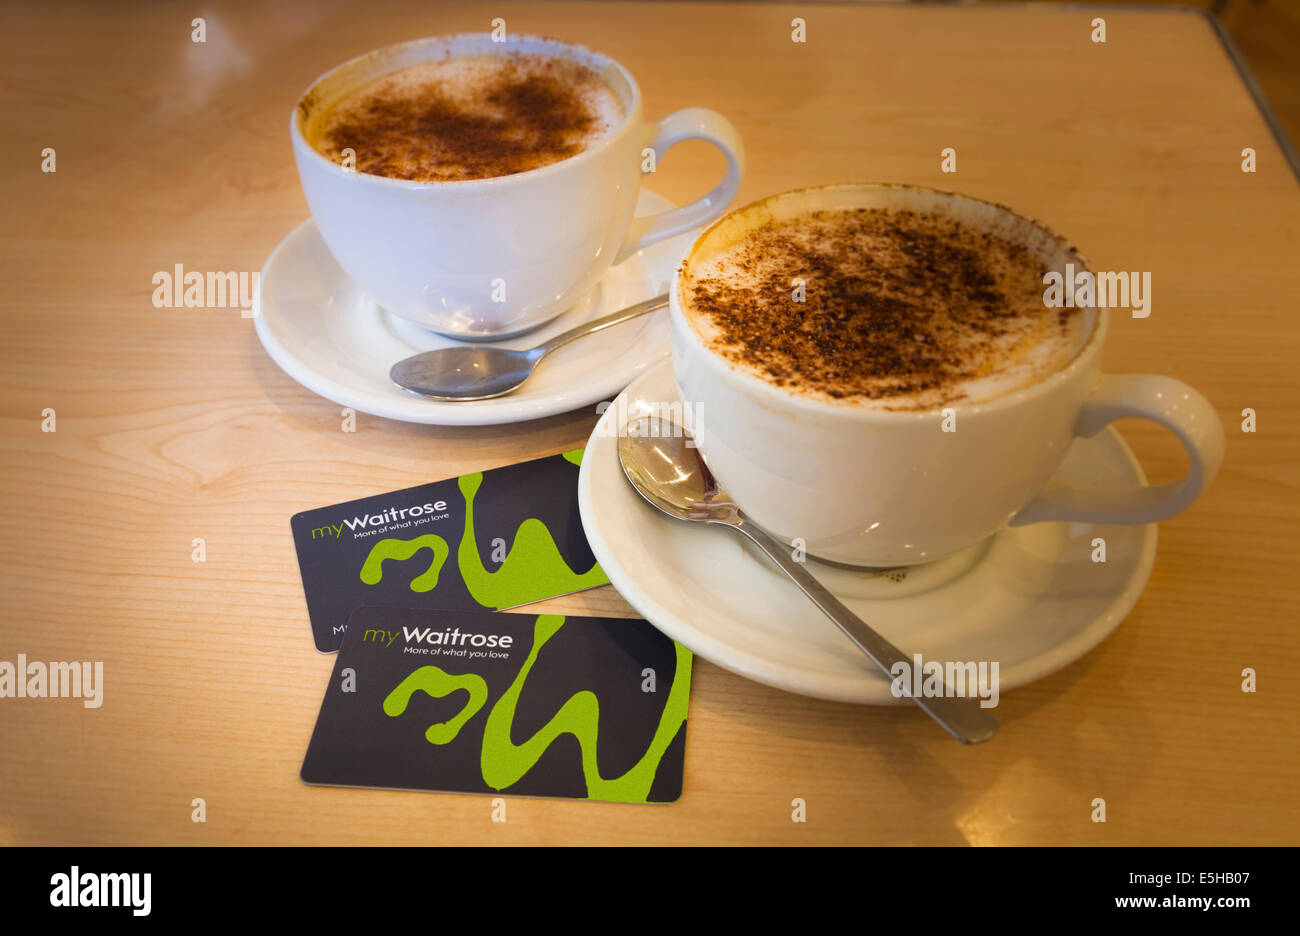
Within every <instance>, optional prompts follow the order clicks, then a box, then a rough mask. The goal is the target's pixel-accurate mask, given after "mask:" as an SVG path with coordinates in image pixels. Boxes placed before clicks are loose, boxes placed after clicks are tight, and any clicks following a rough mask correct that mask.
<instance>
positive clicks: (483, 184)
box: [289, 35, 745, 339]
mask: <svg viewBox="0 0 1300 936" xmlns="http://www.w3.org/2000/svg"><path fill="white" fill-rule="evenodd" d="M511 52H523V53H533V54H540V55H546V56H558V57H563V58H565V59H569V60H573V61H577V62H579V63H581V64H583V65H586V66H588V67H590V68H592V69H594V70H595V71H596V72H597V73H598V74H599V75H600V76H601V78H602V79H603V80H604V81H605V82H606V84H607V85H608V86H609V88H610V89H611V90H613V91H614V93H615V94H616V95H618V97H619V98H620V99H621V100H622V103H623V110H624V117H623V121H622V123H621V124H619V125H618V126H617V127H616V128H615V129H614V130H613V132H611V133H610V134H608V135H607V136H606V137H604V138H603V139H602V140H600V141H598V142H597V143H596V144H595V145H593V146H591V147H589V148H587V149H585V150H583V151H582V152H580V153H578V154H577V155H575V156H572V157H570V158H568V159H564V160H561V161H559V162H556V163H552V164H550V165H548V166H543V167H542V168H540V169H534V170H531V171H528V172H520V173H517V174H514V175H506V176H498V177H494V178H484V179H472V180H467V181H450V182H419V181H407V180H401V179H391V178H386V177H383V176H377V175H369V174H366V173H361V172H356V171H352V170H350V169H347V168H344V167H343V166H341V165H339V164H336V163H334V162H333V161H331V160H329V159H327V158H325V157H324V156H322V155H321V154H320V153H318V152H317V151H316V150H314V149H313V148H312V147H311V145H310V144H309V143H308V141H307V139H306V135H305V129H306V128H307V126H308V124H309V122H310V121H311V119H312V117H313V116H314V115H315V114H316V113H318V112H319V110H320V109H321V108H324V107H328V106H330V105H331V104H332V103H333V102H334V101H336V100H338V99H339V98H340V97H341V96H343V95H344V94H346V93H347V92H348V91H351V90H353V89H355V88H357V87H359V86H361V85H362V84H364V83H366V82H368V81H371V80H374V79H375V78H378V77H380V76H382V75H384V74H387V73H388V72H391V71H395V70H397V69H400V68H404V67H406V66H409V65H413V64H416V63H418V62H425V61H431V60H438V59H443V58H450V57H456V56H462V55H500V54H505V53H511ZM289 133H290V136H291V138H292V141H293V150H294V156H295V158H296V160H297V163H298V175H299V177H300V179H301V180H302V187H303V191H304V193H305V194H306V196H307V203H308V205H309V206H310V208H311V213H312V218H313V219H314V220H315V222H316V227H317V229H318V230H319V231H320V234H321V237H322V238H323V239H324V241H325V243H326V245H328V247H329V249H330V252H331V253H332V254H333V255H334V258H335V259H336V260H337V261H338V262H339V265H340V266H341V267H342V268H343V270H344V271H345V272H346V273H347V274H348V276H349V277H351V278H352V280H353V281H354V282H356V284H357V285H358V286H359V287H360V288H361V289H362V290H363V291H364V292H366V293H367V294H368V295H369V296H370V297H371V298H373V299H374V300H375V301H376V302H378V303H379V305H381V306H382V307H384V308H385V309H387V310H389V311H390V312H393V313H395V314H397V315H400V316H402V317H404V318H407V319H410V320H412V321H415V322H418V323H420V324H421V325H424V326H426V327H428V328H430V329H433V330H435V331H438V332H441V333H443V334H446V335H451V336H453V337H458V338H472V339H489V338H502V337H506V336H508V335H511V334H516V333H518V332H521V331H525V330H527V329H530V328H533V327H535V326H537V325H540V324H542V323H543V322H545V321H547V320H548V319H550V318H552V317H553V316H555V315H557V314H559V313H560V312H562V311H564V310H565V309H567V308H569V307H571V306H573V305H574V304H576V303H577V302H578V300H579V299H581V298H582V297H583V296H585V295H586V294H587V293H588V292H590V291H591V290H592V288H593V287H594V286H595V285H596V284H597V283H598V282H599V281H600V278H601V277H602V276H603V275H604V274H605V272H606V271H607V270H608V269H609V268H610V266H612V265H613V264H615V263H618V262H620V261H622V260H624V259H626V258H627V257H629V256H631V255H632V254H634V253H636V251H638V250H640V249H641V248H642V247H645V246H647V245H649V244H653V243H655V242H656V241H660V240H663V239H664V238H667V237H671V236H673V235H675V234H680V233H682V232H683V231H688V230H690V229H692V228H694V227H698V226H699V225H701V224H705V223H707V222H708V221H710V220H712V219H713V218H716V217H717V216H718V215H719V214H721V213H722V212H723V210H725V208H726V206H727V204H728V203H729V202H730V201H731V200H732V198H734V197H735V194H736V191H737V189H738V188H739V187H740V180H741V176H742V174H743V172H744V164H745V155H744V148H743V146H742V145H741V142H740V135H739V134H738V133H737V132H736V130H735V128H734V127H733V126H732V125H731V123H730V122H729V121H727V119H726V118H725V117H723V116H722V115H721V114H718V113H716V112H714V111H711V110H705V109H703V108H687V109H686V110H680V111H677V112H676V113H674V114H670V115H669V116H668V117H666V118H665V119H663V120H661V121H658V122H652V123H647V122H646V121H645V119H644V117H643V116H642V112H641V91H640V89H639V88H638V87H637V84H636V81H635V80H634V79H633V78H632V76H631V74H629V73H628V71H627V69H625V68H624V67H623V66H622V65H620V64H618V63H617V62H615V61H614V60H613V59H610V58H608V57H607V56H604V55H601V54H599V53H597V52H592V51H590V50H588V49H585V48H583V47H581V46H577V45H570V44H568V43H563V42H558V41H556V40H553V39H541V38H537V37H532V36H511V37H510V38H508V39H507V40H505V41H503V42H496V41H493V38H492V37H491V36H490V35H460V36H451V37H441V38H431V39H418V40H415V41H413V42H407V43H403V44H401V45H396V46H390V47H388V48H384V49H380V50H378V51H376V52H372V53H370V54H368V55H363V56H361V57H360V58H356V59H353V60H352V61H350V62H347V63H345V64H343V65H340V66H338V67H337V68H335V69H333V70H332V71H330V72H327V73H326V74H324V75H322V76H321V77H320V78H318V79H317V80H316V81H315V82H313V83H312V85H311V87H310V88H308V89H307V91H306V92H305V93H304V94H303V96H302V97H301V98H300V99H299V101H298V105H297V107H295V108H294V112H293V115H292V117H291V119H290V122H289ZM694 139H698V140H707V141H708V142H710V143H712V144H714V145H715V146H717V147H718V148H719V149H720V150H722V152H723V155H725V156H726V159H727V171H726V174H725V176H724V177H723V179H722V181H721V182H719V183H718V185H717V186H716V187H715V188H714V189H713V191H711V192H709V193H708V194H707V195H705V196H704V197H703V198H699V199H697V200H696V201H693V202H691V203H690V204H687V205H683V206H681V207H679V208H674V209H672V210H669V211H665V212H661V213H659V214H656V215H652V216H650V217H646V218H637V219H635V220H634V219H633V212H634V211H635V208H636V203H637V194H638V192H639V190H640V188H641V180H642V166H643V164H647V163H648V154H649V151H651V150H653V153H654V165H657V164H658V161H659V160H660V159H661V158H662V157H663V155H664V153H665V152H666V151H667V150H668V149H669V148H670V147H671V146H673V145H674V144H675V143H679V142H681V141H682V140H694Z"/></svg>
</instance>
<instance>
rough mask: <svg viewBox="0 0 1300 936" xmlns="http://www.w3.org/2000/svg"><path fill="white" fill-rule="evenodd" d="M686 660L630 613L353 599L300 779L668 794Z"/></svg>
mask: <svg viewBox="0 0 1300 936" xmlns="http://www.w3.org/2000/svg"><path fill="white" fill-rule="evenodd" d="M691 659H692V658H691V652H690V651H689V650H687V649H686V648H685V647H682V646H681V645H680V644H678V643H676V642H674V641H673V640H671V639H670V638H668V637H665V636H664V635H663V634H661V633H660V632H659V631H657V630H655V629H654V628H653V627H652V626H651V625H650V624H649V623H647V622H646V621H642V620H622V619H617V618H593V617H577V616H574V615H567V616H566V615H557V614H541V615H538V614H496V613H493V612H490V611H421V610H416V609H411V608H383V607H377V606H367V607H362V608H358V609H357V610H356V612H355V613H354V614H353V615H352V618H351V620H350V622H349V624H348V629H347V634H346V636H345V638H344V642H343V648H342V650H340V652H339V655H338V659H337V660H336V661H335V664H334V673H333V675H332V676H331V677H330V682H329V686H328V688H327V689H326V691H325V698H324V701H323V702H322V703H321V708H320V715H319V717H318V718H317V721H316V730H315V731H314V732H313V733H312V737H311V744H310V745H309V746H308V748H307V756H306V758H304V760H303V765H302V779H303V780H304V781H306V782H307V783H313V784H326V785H331V786H353V787H386V788H396V789H406V790H438V791H443V792H455V793H488V794H497V793H501V794H507V795H517V796H564V797H577V798H582V799H594V800H607V801H613V802H622V803H667V802H672V801H674V800H676V799H677V798H678V797H680V796H681V792H682V766H683V754H684V751H685V748H686V709H687V704H688V700H689V697H690V689H691Z"/></svg>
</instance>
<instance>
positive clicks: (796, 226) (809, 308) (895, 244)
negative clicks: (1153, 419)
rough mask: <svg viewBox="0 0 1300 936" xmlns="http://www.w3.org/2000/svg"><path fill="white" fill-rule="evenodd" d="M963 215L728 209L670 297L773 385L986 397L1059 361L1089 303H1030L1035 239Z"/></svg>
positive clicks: (1088, 320) (924, 399) (1068, 354)
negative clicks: (1029, 243)
mask: <svg viewBox="0 0 1300 936" xmlns="http://www.w3.org/2000/svg"><path fill="white" fill-rule="evenodd" d="M762 204H763V203H760V205H762ZM976 204H977V205H983V203H976ZM985 207H987V208H991V207H992V206H985ZM739 214H742V215H743V212H742V213H739ZM733 219H735V220H733ZM970 220H971V219H969V218H968V219H966V220H964V221H962V222H958V221H956V220H954V219H952V218H950V217H947V216H945V215H943V214H941V213H938V212H928V211H922V212H919V213H917V212H912V211H910V210H902V211H901V212H900V211H894V210H887V209H880V208H866V207H861V208H859V209H856V210H855V209H852V208H850V209H848V210H838V209H836V208H812V209H810V210H808V211H803V212H801V211H798V210H794V209H793V208H792V206H791V205H789V204H787V205H785V206H783V210H778V211H777V212H776V213H775V214H773V213H772V212H770V211H765V212H758V213H756V214H755V215H754V216H753V217H748V218H745V217H739V218H737V216H736V215H733V216H732V218H731V219H727V220H726V221H724V222H722V223H720V224H719V226H718V227H717V228H715V229H714V231H711V232H710V235H708V236H706V237H705V239H704V240H703V241H702V242H701V244H699V245H698V246H697V249H696V252H695V253H693V254H692V255H691V256H690V257H689V258H688V262H687V269H686V270H685V275H684V276H683V277H682V280H681V284H680V290H681V292H680V294H679V298H680V300H681V306H682V309H683V312H684V313H685V316H686V318H687V320H688V321H689V322H690V324H691V326H692V327H693V328H694V330H695V331H696V332H697V334H699V335H700V337H701V338H702V339H703V341H704V342H705V344H706V345H707V346H709V347H710V348H711V349H712V350H713V351H714V352H716V353H718V354H719V355H720V356H722V357H723V358H725V359H727V360H728V361H729V362H730V363H731V364H732V365H733V366H736V367H739V368H740V369H742V370H746V371H749V372H751V373H753V374H755V375H756V376H758V377H760V378H762V379H764V380H766V381H768V382H770V383H775V384H776V385H778V386H780V387H782V388H783V389H785V390H787V391H788V392H792V393H795V394H798V395H802V396H809V397H813V398H816V399H822V400H825V401H829V402H834V403H839V404H843V405H853V406H862V407H867V408H872V409H880V410H923V409H931V408H935V407H939V406H944V405H947V404H950V403H961V404H974V403H982V402H986V401H989V400H992V399H995V398H997V397H1000V396H1003V395H1005V394H1008V393H1012V392H1015V391H1017V390H1021V389H1024V388H1026V387H1028V386H1031V385H1032V384H1034V383H1037V382H1038V381H1041V380H1043V379H1044V378H1046V377H1048V376H1050V375H1051V374H1053V373H1055V372H1056V371H1058V370H1060V369H1062V368H1063V367H1065V366H1066V365H1067V364H1068V363H1069V362H1070V361H1071V360H1072V359H1073V358H1074V357H1075V356H1076V355H1077V354H1078V353H1079V351H1080V350H1081V349H1082V348H1083V346H1084V345H1085V344H1086V342H1087V339H1088V336H1089V335H1090V334H1091V331H1092V325H1093V321H1094V318H1095V316H1094V315H1093V313H1092V311H1091V310H1077V309H1054V308H1048V307H1047V306H1046V305H1045V303H1044V301H1043V290H1044V289H1045V287H1044V285H1043V283H1042V276H1043V273H1044V272H1046V271H1047V270H1048V269H1049V268H1052V260H1051V258H1050V257H1049V256H1048V255H1047V254H1049V253H1050V251H1043V250H1038V251H1033V250H1028V249H1026V248H1025V247H1024V246H1022V244H1021V243H1020V242H1019V241H1018V240H1013V239H1008V238H1007V237H1004V236H1002V235H1004V234H1006V233H1008V232H1006V231H991V230H988V229H981V228H979V227H975V226H973V225H972V224H971V223H969V221H970ZM900 232H901V233H900ZM1040 246H1041V245H1040ZM927 264H931V265H932V266H934V267H937V268H934V269H929V268H927V266H926V265H927ZM800 280H802V282H803V286H802V291H803V301H802V302H798V301H797V300H796V292H797V290H798V289H799V285H798V284H799V281H800ZM836 293H838V294H836Z"/></svg>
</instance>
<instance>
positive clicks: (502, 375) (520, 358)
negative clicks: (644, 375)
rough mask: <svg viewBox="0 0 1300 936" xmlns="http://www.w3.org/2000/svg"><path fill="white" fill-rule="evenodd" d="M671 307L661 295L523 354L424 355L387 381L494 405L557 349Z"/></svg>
mask: <svg viewBox="0 0 1300 936" xmlns="http://www.w3.org/2000/svg"><path fill="white" fill-rule="evenodd" d="M666 305H668V296H667V294H665V295H662V296H656V297H655V298H653V299H647V300H646V301H645V302H638V303H637V304H636V305H633V306H628V307H627V308H626V309H622V310H620V311H618V312H611V313H610V314H609V315H604V316H601V317H600V318H598V319H593V320H592V321H590V322H586V323H584V324H582V325H579V326H577V327H576V328H571V329H569V330H568V331H566V332H561V333H560V334H558V335H556V336H555V337H554V338H552V339H551V340H550V341H547V342H545V343H543V344H540V345H538V346H537V347H535V348H528V349H527V350H523V351H518V350H515V349H513V348H502V347H499V346H497V345H484V344H467V345H456V346H453V347H450V348H438V349H436V350H433V351H425V352H422V353H421V354H415V355H412V356H411V357H408V358H404V359H403V360H400V361H398V362H397V363H396V364H394V365H393V366H392V368H391V369H390V370H389V371H388V376H389V379H391V380H392V381H393V383H395V384H397V385H398V386H399V387H401V388H403V389H405V390H410V391H411V392H412V393H418V394H421V395H422V396H427V397H432V398H433V399H435V400H444V401H447V402H470V401H472V400H490V399H492V398H493V397H499V396H505V395H506V394H507V393H512V392H514V391H515V390H517V389H518V388H519V386H520V385H521V384H522V383H523V382H524V381H526V380H527V379H528V378H529V377H531V376H532V375H533V371H534V370H535V369H536V368H537V365H538V364H540V363H541V361H542V358H544V357H546V355H548V354H550V353H551V352H552V351H554V350H555V349H556V348H559V347H562V346H564V345H566V344H568V343H569V342H571V341H576V340H577V339H579V338H585V337H586V336H587V335H591V334H594V333H595V332H598V331H601V330H603V329H606V328H609V327H610V326H612V325H620V324H622V323H623V322H626V321H628V320H630V319H634V318H637V317H638V316H642V315H646V314H648V313H650V312H654V311H657V310H659V309H662V308H663V307H664V306H666Z"/></svg>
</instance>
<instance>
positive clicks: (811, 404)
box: [669, 182, 1110, 423]
mask: <svg viewBox="0 0 1300 936" xmlns="http://www.w3.org/2000/svg"><path fill="white" fill-rule="evenodd" d="M863 189H868V190H876V191H883V190H895V191H903V192H907V191H912V192H925V193H928V194H931V195H939V196H942V197H944V198H948V199H953V200H963V201H967V202H976V203H978V204H981V205H985V206H987V207H989V208H993V209H994V210H996V211H999V212H1002V213H1004V214H1008V215H1010V216H1012V217H1013V218H1015V219H1017V220H1019V221H1022V222H1025V223H1027V224H1029V225H1031V226H1033V227H1035V228H1037V229H1038V230H1039V231H1041V232H1043V233H1044V234H1046V235H1047V236H1048V238H1049V239H1050V240H1051V241H1052V242H1053V243H1054V244H1056V245H1058V246H1059V247H1060V249H1061V250H1062V251H1063V252H1065V253H1068V254H1072V255H1073V257H1074V260H1075V261H1076V262H1077V264H1078V266H1079V268H1080V269H1082V270H1091V268H1092V265H1091V264H1090V263H1089V262H1088V259H1087V257H1085V256H1084V255H1083V254H1082V253H1081V252H1080V251H1079V250H1078V248H1076V247H1075V246H1074V245H1073V244H1071V243H1070V242H1069V241H1068V240H1067V239H1066V238H1065V237H1063V236H1062V235H1060V234H1058V233H1056V231H1054V230H1052V228H1050V227H1048V226H1047V225H1046V224H1044V223H1042V222H1041V221H1039V220H1037V219H1036V218H1032V217H1030V216H1029V215H1026V214H1022V213H1020V212H1018V211H1016V210H1015V209H1013V208H1009V207H1007V206H1006V205H1003V204H1001V203H1000V202H994V201H989V200H988V199H984V198H975V197H974V196H971V195H964V194H962V193H961V192H954V191H952V190H950V189H939V188H932V187H930V186H925V185H913V184H911V183H907V182H836V183H831V184H828V185H810V186H805V187H803V188H797V189H790V190H789V191H785V192H778V193H776V194H774V195H768V196H765V197H763V198H759V199H756V200H754V201H752V202H750V203H749V204H747V205H742V206H741V207H739V208H736V209H734V210H732V211H729V212H727V213H726V214H724V215H723V216H722V217H720V218H718V219H717V220H715V221H714V222H713V223H712V224H710V225H709V226H708V227H706V228H705V229H704V230H703V231H701V232H700V233H699V235H698V236H697V237H696V238H695V240H693V241H692V242H691V245H690V247H688V248H687V250H686V253H685V255H684V256H683V257H682V260H681V262H680V263H679V264H678V265H677V269H676V270H675V271H674V272H673V284H672V288H671V289H670V290H669V313H670V315H671V316H672V318H673V324H674V326H675V328H676V329H680V330H681V331H682V332H684V333H685V335H686V339H685V340H688V341H691V342H694V346H695V348H696V350H698V351H701V352H703V355H704V358H705V360H706V361H708V365H707V366H710V367H712V368H714V369H715V370H716V371H717V372H718V373H719V374H721V375H725V376H730V377H737V378H739V379H740V380H741V381H742V383H744V384H745V385H746V386H749V387H751V388H754V389H755V390H756V391H757V392H758V393H760V394H762V395H763V396H765V397H766V398H767V399H768V400H772V401H774V402H781V403H784V404H786V405H793V406H794V407H795V408H796V409H799V410H805V411H808V412H811V413H816V414H817V415H821V416H832V417H836V418H844V419H847V420H850V421H854V422H883V423H897V422H899V421H900V420H909V419H911V420H918V419H937V418H942V416H943V411H944V410H945V409H960V410H962V411H964V412H976V413H984V412H998V411H1000V410H1003V409H1007V408H1009V407H1012V406H1017V405H1020V404H1021V403H1023V402H1025V401H1026V400H1029V399H1033V398H1035V397H1036V396H1038V395H1040V394H1047V393H1051V392H1052V391H1053V390H1054V389H1055V388H1056V387H1057V386H1058V385H1060V384H1062V383H1064V382H1066V381H1068V380H1070V379H1071V378H1072V377H1074V376H1076V375H1077V373H1078V371H1079V370H1080V369H1081V368H1085V367H1089V366H1090V365H1091V364H1092V362H1093V360H1094V359H1095V358H1096V357H1097V356H1098V355H1099V354H1100V353H1101V348H1102V345H1103V344H1104V342H1105V338H1106V333H1107V331H1108V329H1109V325H1110V316H1109V314H1108V310H1107V309H1106V308H1105V307H1104V306H1096V307H1094V308H1093V311H1094V313H1095V318H1094V320H1093V323H1092V328H1091V331H1090V333H1089V335H1088V338H1087V340H1086V341H1085V342H1084V343H1083V345H1082V346H1081V347H1080V348H1079V350H1078V351H1077V352H1075V354H1074V356H1073V357H1072V358H1071V359H1070V360H1069V362H1068V363H1066V364H1065V365H1064V366H1062V367H1060V368H1058V369H1057V370H1054V371H1052V373H1051V374H1049V375H1048V376H1047V377H1044V378H1043V379H1042V380H1038V381H1035V382H1034V383H1032V384H1030V385H1029V386H1027V387H1022V388H1020V389H1019V390H1012V391H1010V392H1007V393H1004V394H1001V395H1000V396H996V397H994V398H992V399H991V400H985V401H982V402H979V403H963V402H962V401H960V400H957V401H954V402H951V403H945V404H940V405H938V406H929V407H926V408H924V409H897V410H889V409H878V408H874V407H872V406H870V405H864V404H863V403H861V402H859V401H856V400H833V399H822V398H818V397H814V396H810V395H806V394H800V393H796V392H792V391H788V390H783V389H781V388H780V387H777V386H775V385H773V384H772V383H771V382H769V381H767V380H764V379H763V378H762V377H760V376H758V375H757V374H755V373H753V372H752V371H750V370H748V369H747V368H744V367H741V366H739V365H737V364H735V363H734V362H732V361H729V360H727V359H726V358H724V357H723V356H722V355H721V354H719V353H718V352H717V351H715V350H714V349H713V348H711V347H709V345H708V344H707V343H706V342H705V340H704V337H703V336H702V335H701V334H700V333H699V331H697V330H696V328H695V326H694V325H693V324H692V323H691V322H690V321H689V319H688V318H687V316H686V313H685V311H684V310H685V307H686V306H687V305H688V303H686V302H685V301H684V300H683V298H682V293H683V291H684V289H685V284H686V279H687V276H686V273H687V271H688V270H689V269H690V266H691V261H692V259H694V258H695V256H696V255H697V253H698V252H699V250H700V248H701V247H702V246H703V244H704V242H705V240H706V239H707V238H708V237H709V235H710V234H711V233H712V232H713V230H714V229H715V228H717V227H719V226H720V225H722V224H723V223H724V222H726V221H728V220H730V219H732V218H734V217H735V216H736V215H740V214H742V213H744V212H746V211H751V210H756V209H758V208H759V207H760V206H762V205H766V204H769V203H772V202H775V201H778V200H780V199H784V198H796V197H806V196H808V195H810V194H812V193H814V192H834V191H837V190H854V191H861V190H863Z"/></svg>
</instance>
